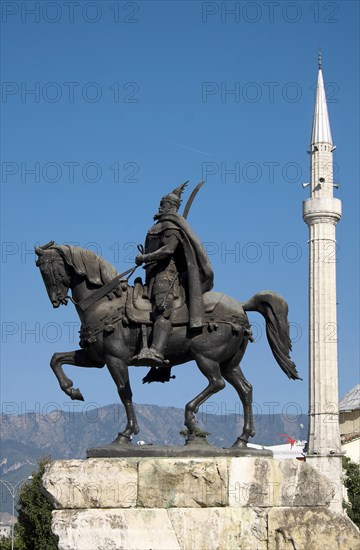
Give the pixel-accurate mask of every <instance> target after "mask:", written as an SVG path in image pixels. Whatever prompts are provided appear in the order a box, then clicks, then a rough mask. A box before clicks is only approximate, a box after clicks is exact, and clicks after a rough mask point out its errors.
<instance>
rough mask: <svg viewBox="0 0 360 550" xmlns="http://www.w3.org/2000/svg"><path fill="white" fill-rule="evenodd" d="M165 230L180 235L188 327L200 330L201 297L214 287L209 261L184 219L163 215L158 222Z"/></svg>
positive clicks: (174, 215) (203, 318)
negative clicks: (185, 276) (185, 278)
mask: <svg viewBox="0 0 360 550" xmlns="http://www.w3.org/2000/svg"><path fill="white" fill-rule="evenodd" d="M158 223H161V224H162V225H163V227H164V231H165V230H166V229H173V230H176V231H178V232H179V233H180V244H179V246H181V247H182V249H183V253H184V254H183V256H184V260H185V264H186V272H187V284H186V286H187V296H188V307H189V327H190V328H201V327H203V326H204V325H205V312H204V304H203V298H202V295H203V294H204V292H209V291H210V290H211V289H212V288H213V285H214V274H213V270H212V267H211V264H210V260H209V258H208V256H207V254H206V252H205V250H204V248H203V246H202V243H201V242H200V240H199V238H198V237H197V235H196V234H195V233H194V231H193V230H192V229H191V227H190V225H189V224H188V223H187V221H186V220H185V218H183V217H182V216H180V215H179V214H177V213H169V214H164V215H162V216H161V218H160V219H159V222H158Z"/></svg>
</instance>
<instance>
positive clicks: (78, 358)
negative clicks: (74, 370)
mask: <svg viewBox="0 0 360 550" xmlns="http://www.w3.org/2000/svg"><path fill="white" fill-rule="evenodd" d="M63 365H74V366H75V367H89V368H93V367H95V368H98V369H100V368H102V367H103V366H104V363H98V362H97V361H94V360H92V359H89V357H88V355H87V353H86V351H85V350H83V349H77V350H74V351H60V352H57V353H54V355H53V356H52V358H51V361H50V366H51V368H52V370H53V372H54V374H55V376H56V378H57V379H58V382H59V384H60V388H61V389H62V390H63V392H65V393H66V395H68V396H69V397H71V399H73V400H75V399H77V400H78V401H84V398H83V396H82V393H81V391H80V390H79V388H74V387H73V381H72V380H70V378H68V377H67V376H66V374H65V373H64V371H63V368H62V366H63Z"/></svg>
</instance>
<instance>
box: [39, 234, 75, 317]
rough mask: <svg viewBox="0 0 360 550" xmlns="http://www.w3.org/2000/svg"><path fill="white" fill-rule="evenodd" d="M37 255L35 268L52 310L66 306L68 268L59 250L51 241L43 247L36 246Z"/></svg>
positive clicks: (68, 282)
mask: <svg viewBox="0 0 360 550" xmlns="http://www.w3.org/2000/svg"><path fill="white" fill-rule="evenodd" d="M35 253H36V254H37V255H38V260H37V262H36V266H37V267H39V268H40V272H41V276H42V278H43V281H44V283H45V288H46V290H47V293H48V295H49V298H50V301H51V303H52V305H53V307H54V308H57V307H59V306H60V305H61V304H64V305H67V301H68V298H67V293H68V291H69V288H70V282H71V272H70V267H69V266H68V264H67V262H66V261H65V259H64V256H63V255H62V254H61V248H60V247H59V246H58V245H56V244H55V243H54V241H51V242H49V243H47V244H45V245H43V246H36V247H35Z"/></svg>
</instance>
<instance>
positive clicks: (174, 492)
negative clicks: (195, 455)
mask: <svg viewBox="0 0 360 550" xmlns="http://www.w3.org/2000/svg"><path fill="white" fill-rule="evenodd" d="M228 460H229V459H227V458H211V459H190V458H186V459H185V458H183V459H176V458H166V459H164V458H158V459H156V458H149V459H142V460H141V461H140V463H139V485H138V506H143V507H144V508H172V507H179V508H187V507H192V508H201V507H213V506H226V505H227V504H228Z"/></svg>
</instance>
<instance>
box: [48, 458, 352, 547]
mask: <svg viewBox="0 0 360 550" xmlns="http://www.w3.org/2000/svg"><path fill="white" fill-rule="evenodd" d="M43 485H44V489H45V491H46V492H47V494H48V495H50V498H51V499H52V502H53V503H54V506H55V508H56V510H55V511H54V512H53V531H54V533H55V534H56V535H58V537H59V549H60V550H121V549H123V550H150V549H151V550H162V549H163V550H209V549H211V550H232V549H234V550H235V549H237V550H238V549H241V550H293V549H294V548H296V549H297V550H318V549H319V548H329V549H330V548H331V550H337V549H338V550H340V549H341V550H357V548H359V547H360V536H359V531H358V530H357V528H356V527H355V526H354V525H353V523H352V522H351V521H350V520H349V519H348V518H347V516H345V515H343V514H337V513H335V512H333V511H331V510H330V509H329V505H330V503H331V501H332V500H333V496H334V495H333V487H332V486H331V484H330V483H329V481H328V480H327V479H326V478H325V477H323V476H322V475H321V474H320V473H318V472H317V471H316V470H314V469H313V468H312V467H311V466H310V465H308V464H306V463H304V462H299V461H297V460H273V459H271V458H257V457H241V458H238V457H236V458H234V457H221V458H219V457H211V458H210V457H209V458H126V459H119V458H96V459H88V460H86V461H85V460H59V461H56V462H53V463H52V464H50V465H49V466H48V467H47V470H46V472H45V474H44V477H43Z"/></svg>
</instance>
